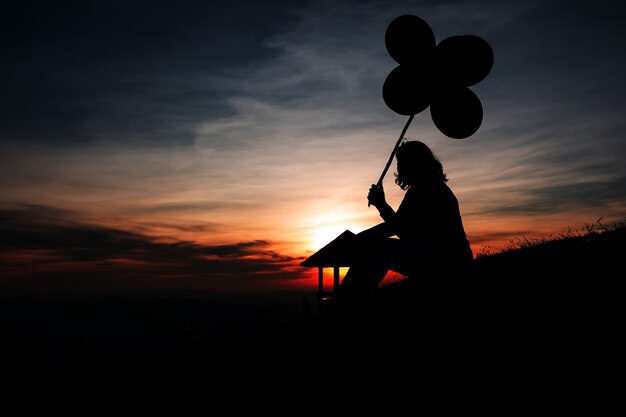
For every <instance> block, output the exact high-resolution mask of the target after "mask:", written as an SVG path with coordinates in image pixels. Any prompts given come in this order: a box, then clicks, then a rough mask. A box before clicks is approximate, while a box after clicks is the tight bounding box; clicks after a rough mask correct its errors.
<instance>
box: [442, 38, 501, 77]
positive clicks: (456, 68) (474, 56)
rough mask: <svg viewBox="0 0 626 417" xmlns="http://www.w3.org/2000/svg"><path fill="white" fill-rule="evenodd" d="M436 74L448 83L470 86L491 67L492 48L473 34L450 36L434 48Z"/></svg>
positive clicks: (485, 74) (487, 72)
mask: <svg viewBox="0 0 626 417" xmlns="http://www.w3.org/2000/svg"><path fill="white" fill-rule="evenodd" d="M435 60H436V67H437V74H438V75H439V77H441V78H442V79H445V80H446V82H447V83H448V84H449V85H457V86H466V87H469V86H472V85H474V84H477V83H479V82H480V81H482V80H483V79H484V78H485V77H486V76H487V74H489V72H490V71H491V68H492V67H493V50H492V49H491V46H489V43H487V41H485V40H484V39H483V38H481V37H479V36H475V35H463V36H450V37H448V38H446V39H444V40H442V41H441V42H439V44H438V45H437V47H436V48H435Z"/></svg>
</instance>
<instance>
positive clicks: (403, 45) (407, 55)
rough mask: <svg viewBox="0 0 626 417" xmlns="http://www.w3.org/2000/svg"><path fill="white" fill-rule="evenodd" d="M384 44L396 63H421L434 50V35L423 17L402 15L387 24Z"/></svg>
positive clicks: (426, 60) (431, 54) (429, 56)
mask: <svg viewBox="0 0 626 417" xmlns="http://www.w3.org/2000/svg"><path fill="white" fill-rule="evenodd" d="M385 46H386V47H387V52H389V55H390V56H391V57H392V58H393V59H394V60H395V61H396V62H397V63H398V64H406V65H417V64H422V65H423V64H424V63H427V62H429V61H430V60H431V59H432V56H433V54H434V52H435V35H434V34H433V31H432V29H431V28H430V26H429V25H428V23H426V21H424V20H423V19H421V18H419V17H417V16H413V15H402V16H398V17H396V18H395V19H393V20H392V21H391V23H390V24H389V26H387V31H386V32H385Z"/></svg>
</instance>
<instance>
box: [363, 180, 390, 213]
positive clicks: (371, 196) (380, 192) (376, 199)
mask: <svg viewBox="0 0 626 417" xmlns="http://www.w3.org/2000/svg"><path fill="white" fill-rule="evenodd" d="M367 201H368V203H369V204H371V205H373V206H374V207H376V208H378V207H380V206H382V205H384V204H386V201H385V190H384V189H383V186H382V185H381V186H380V187H379V186H378V185H376V184H372V186H371V187H370V191H369V193H368V194H367Z"/></svg>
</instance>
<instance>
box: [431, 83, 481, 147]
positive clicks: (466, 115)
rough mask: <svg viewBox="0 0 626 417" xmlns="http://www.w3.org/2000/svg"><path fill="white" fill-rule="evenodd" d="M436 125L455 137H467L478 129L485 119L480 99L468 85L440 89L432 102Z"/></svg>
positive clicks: (433, 117) (446, 133) (445, 133)
mask: <svg viewBox="0 0 626 417" xmlns="http://www.w3.org/2000/svg"><path fill="white" fill-rule="evenodd" d="M430 115H431V117H432V119H433V122H434V123H435V126H437V128H438V129H439V130H440V131H441V133H443V134H444V135H446V136H448V137H450V138H453V139H465V138H467V137H469V136H471V135H473V134H474V133H476V131H477V130H478V128H479V127H480V125H481V123H482V121H483V106H482V104H481V103H480V99H479V98H478V96H476V94H474V92H473V91H472V90H470V89H469V88H467V87H457V88H452V89H446V90H442V91H439V92H438V93H437V95H436V96H435V97H434V98H433V100H432V103H431V104H430Z"/></svg>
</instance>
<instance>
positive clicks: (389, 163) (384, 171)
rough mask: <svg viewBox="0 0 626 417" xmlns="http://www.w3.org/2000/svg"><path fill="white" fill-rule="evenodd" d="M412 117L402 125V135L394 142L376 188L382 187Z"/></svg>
mask: <svg viewBox="0 0 626 417" xmlns="http://www.w3.org/2000/svg"><path fill="white" fill-rule="evenodd" d="M413 117H415V115H414V114H412V115H411V117H409V120H407V121H406V124H405V125H404V129H402V133H400V138H398V141H397V142H396V146H394V148H393V151H392V152H391V155H390V156H389V160H388V161H387V165H385V169H384V170H383V173H382V175H381V176H380V179H379V180H378V183H377V184H376V185H377V186H378V187H380V186H382V185H383V178H385V174H386V173H387V171H388V170H389V166H391V162H392V161H393V157H394V156H395V155H396V151H397V150H398V147H399V146H400V143H401V142H402V139H404V134H405V133H406V130H407V129H408V128H409V125H410V124H411V122H412V121H413Z"/></svg>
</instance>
